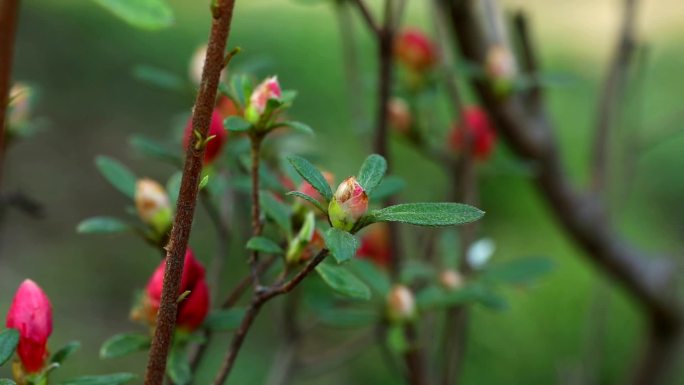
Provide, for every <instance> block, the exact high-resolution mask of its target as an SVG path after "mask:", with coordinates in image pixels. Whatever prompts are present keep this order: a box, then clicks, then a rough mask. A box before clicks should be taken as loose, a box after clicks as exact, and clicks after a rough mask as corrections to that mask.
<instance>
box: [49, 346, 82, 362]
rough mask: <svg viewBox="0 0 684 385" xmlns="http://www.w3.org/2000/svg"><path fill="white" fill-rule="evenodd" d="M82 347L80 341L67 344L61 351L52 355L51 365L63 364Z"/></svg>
mask: <svg viewBox="0 0 684 385" xmlns="http://www.w3.org/2000/svg"><path fill="white" fill-rule="evenodd" d="M80 347H81V343H80V342H78V341H71V342H69V343H68V344H66V345H65V346H64V347H63V348H61V349H59V350H58V351H57V353H55V354H53V355H52V358H50V362H51V363H56V364H60V365H61V364H62V363H64V360H66V359H67V358H69V356H71V355H72V354H74V352H76V351H77V350H78V349H79V348H80Z"/></svg>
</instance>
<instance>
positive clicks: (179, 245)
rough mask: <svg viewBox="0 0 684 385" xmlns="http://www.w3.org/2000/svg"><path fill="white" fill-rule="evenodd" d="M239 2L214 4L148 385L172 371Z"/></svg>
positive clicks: (156, 383)
mask: <svg viewBox="0 0 684 385" xmlns="http://www.w3.org/2000/svg"><path fill="white" fill-rule="evenodd" d="M234 6H235V0H217V1H216V2H215V3H214V4H213V5H212V8H213V9H212V13H213V20H212V26H211V34H210V37H209V45H208V48H207V56H206V59H205V62H204V69H203V71H202V82H201V84H200V89H199V92H198V94H197V99H196V100H195V107H194V109H193V113H192V129H193V131H194V132H196V133H197V134H198V135H192V136H191V138H192V140H191V143H190V145H189V146H188V150H187V153H186V157H185V165H184V167H183V177H182V179H181V187H180V193H179V197H178V204H177V206H176V217H175V219H174V223H173V229H172V230H171V238H170V240H169V243H168V245H167V247H166V250H167V256H166V269H165V272H164V285H163V288H162V296H161V304H160V306H159V312H158V313H157V327H156V330H155V333H154V338H153V339H152V346H151V348H150V352H149V361H148V363H147V372H146V374H145V385H161V384H162V383H163V381H164V372H165V370H166V357H167V356H168V353H169V349H170V347H171V339H172V337H173V330H174V328H175V326H176V312H177V310H178V309H177V299H178V294H179V293H178V292H179V290H180V281H181V276H182V273H183V262H184V256H185V249H186V248H187V245H188V239H189V238H190V230H191V228H192V221H193V217H194V214H195V207H196V205H197V194H198V187H199V182H200V174H201V172H202V160H203V158H204V147H205V146H204V143H203V142H204V140H205V138H206V137H207V132H208V130H209V124H210V121H211V114H212V111H213V109H214V103H215V101H216V92H217V89H218V84H219V78H220V75H221V71H222V70H223V59H224V53H225V49H226V42H227V39H228V35H229V31H230V24H231V21H232V18H233V7H234Z"/></svg>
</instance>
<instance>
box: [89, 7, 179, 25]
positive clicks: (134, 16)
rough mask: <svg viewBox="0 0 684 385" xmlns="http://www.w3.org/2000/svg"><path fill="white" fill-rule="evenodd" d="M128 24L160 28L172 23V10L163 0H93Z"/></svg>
mask: <svg viewBox="0 0 684 385" xmlns="http://www.w3.org/2000/svg"><path fill="white" fill-rule="evenodd" d="M94 1H95V2H96V3H97V4H100V5H101V6H103V7H104V8H106V9H107V10H108V11H109V12H111V13H113V14H114V15H116V16H118V17H119V18H121V19H122V20H124V21H125V22H127V23H128V24H130V25H132V26H134V27H137V28H143V29H150V30H155V29H161V28H166V27H169V26H171V25H172V24H173V11H172V10H171V8H169V6H168V5H167V4H166V2H165V1H163V0H94Z"/></svg>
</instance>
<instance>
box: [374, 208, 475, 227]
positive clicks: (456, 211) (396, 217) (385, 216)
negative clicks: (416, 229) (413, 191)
mask: <svg viewBox="0 0 684 385" xmlns="http://www.w3.org/2000/svg"><path fill="white" fill-rule="evenodd" d="M483 215H484V211H482V210H480V209H477V208H475V207H473V206H469V205H465V204H461V203H404V204H399V205H395V206H389V207H385V208H384V209H381V210H376V211H373V212H372V213H371V214H370V215H369V217H368V218H367V220H368V221H370V222H403V223H409V224H412V225H419V226H452V225H461V224H465V223H470V222H474V221H476V220H478V219H480V218H482V216H483Z"/></svg>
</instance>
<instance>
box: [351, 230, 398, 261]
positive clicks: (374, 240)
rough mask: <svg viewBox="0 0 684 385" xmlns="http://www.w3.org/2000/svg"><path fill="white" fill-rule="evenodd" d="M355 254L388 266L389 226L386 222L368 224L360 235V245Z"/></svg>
mask: <svg viewBox="0 0 684 385" xmlns="http://www.w3.org/2000/svg"><path fill="white" fill-rule="evenodd" d="M356 255H357V256H358V257H359V258H363V259H368V260H370V261H373V262H374V263H375V264H376V265H378V266H381V267H387V266H389V263H390V259H391V258H392V255H391V253H390V243H389V227H388V226H387V224H386V223H378V224H374V225H373V226H369V227H368V230H366V231H365V232H364V233H363V235H362V236H361V246H360V247H359V249H358V251H357V252H356Z"/></svg>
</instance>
